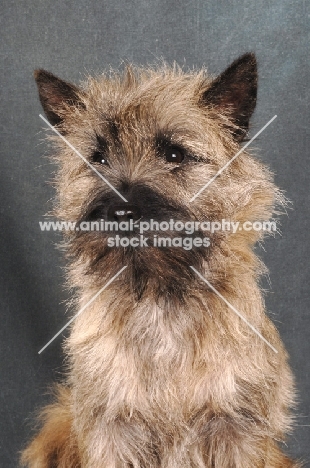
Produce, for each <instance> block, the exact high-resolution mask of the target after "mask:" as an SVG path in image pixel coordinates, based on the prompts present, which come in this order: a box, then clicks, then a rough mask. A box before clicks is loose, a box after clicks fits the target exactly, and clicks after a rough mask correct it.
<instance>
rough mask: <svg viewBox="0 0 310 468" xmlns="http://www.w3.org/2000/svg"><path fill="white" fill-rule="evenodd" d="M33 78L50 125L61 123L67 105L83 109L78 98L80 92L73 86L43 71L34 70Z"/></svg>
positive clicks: (82, 104)
mask: <svg viewBox="0 0 310 468" xmlns="http://www.w3.org/2000/svg"><path fill="white" fill-rule="evenodd" d="M34 77H35V80H36V82H37V86H38V90H39V97H40V101H41V104H42V107H43V109H44V112H45V114H46V116H47V118H48V120H49V122H50V123H51V124H52V125H57V124H60V123H61V122H62V121H63V114H64V111H65V109H66V107H67V105H69V106H75V107H77V106H81V107H84V108H85V105H84V103H83V102H82V101H81V98H80V96H81V93H82V91H81V90H79V88H77V87H76V86H75V85H73V84H71V83H68V82H67V81H64V80H61V79H59V78H57V76H55V75H53V74H52V73H49V72H48V71H45V70H35V72H34Z"/></svg>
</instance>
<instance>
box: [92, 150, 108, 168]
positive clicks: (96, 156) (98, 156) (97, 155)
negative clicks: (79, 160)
mask: <svg viewBox="0 0 310 468" xmlns="http://www.w3.org/2000/svg"><path fill="white" fill-rule="evenodd" d="M92 161H93V162H95V163H99V164H103V165H106V166H107V165H108V161H107V158H106V157H105V156H104V154H102V152H101V151H95V152H94V153H93V157H92Z"/></svg>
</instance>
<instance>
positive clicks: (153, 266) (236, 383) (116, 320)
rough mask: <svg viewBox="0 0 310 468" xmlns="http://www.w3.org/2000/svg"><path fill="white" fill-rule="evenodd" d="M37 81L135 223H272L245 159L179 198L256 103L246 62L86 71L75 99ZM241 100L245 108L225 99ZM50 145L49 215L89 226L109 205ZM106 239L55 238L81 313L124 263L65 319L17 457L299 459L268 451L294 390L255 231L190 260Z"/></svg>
mask: <svg viewBox="0 0 310 468" xmlns="http://www.w3.org/2000/svg"><path fill="white" fill-rule="evenodd" d="M36 78H37V82H38V86H39V90H40V97H41V101H42V103H43V106H44V108H45V112H46V114H47V116H48V117H49V119H50V121H51V122H52V123H53V124H56V125H57V126H58V128H59V129H60V131H61V132H62V133H63V134H65V136H66V138H68V140H69V141H70V142H71V143H72V144H73V145H74V146H75V147H76V148H77V149H78V150H79V151H80V152H81V153H82V154H83V155H84V156H85V157H87V158H88V159H89V160H90V161H91V160H92V159H91V158H92V154H94V152H95V151H102V152H104V155H105V157H106V158H107V160H108V161H109V167H108V166H103V167H101V166H99V165H98V164H97V165H96V164H95V165H96V167H97V168H98V170H100V171H102V173H103V174H104V176H105V177H106V178H107V179H108V180H109V181H110V182H111V183H112V184H113V185H114V186H115V187H116V188H117V189H118V190H119V191H120V192H121V193H122V194H123V195H124V196H126V198H127V199H128V201H129V202H130V203H136V204H137V205H138V206H139V208H140V210H141V213H142V216H143V217H144V218H146V219H147V218H153V219H159V220H163V219H170V218H174V219H178V220H189V219H190V220H201V221H203V220H206V219H209V220H210V219H211V220H218V219H222V218H225V219H231V220H234V221H240V222H241V223H242V222H244V221H249V220H250V221H255V220H268V219H269V218H270V217H271V216H272V215H273V213H274V210H275V206H276V204H277V202H279V201H281V195H280V193H279V192H278V190H277V189H276V188H275V186H274V184H273V181H272V177H271V176H270V174H269V172H268V170H267V169H266V168H265V167H264V166H263V165H262V164H261V163H260V162H258V161H257V160H255V159H254V158H252V157H251V156H250V155H249V154H246V153H242V154H241V155H240V156H239V157H238V158H237V159H236V160H235V161H234V162H233V163H232V164H231V165H230V166H229V167H228V168H227V169H226V170H225V172H223V173H222V175H221V176H220V177H218V178H217V179H216V180H215V181H214V182H213V183H212V185H211V186H210V187H209V188H208V189H207V190H205V191H204V192H203V193H202V194H201V195H200V196H199V197H198V198H197V199H196V200H195V201H193V202H192V203H190V199H191V197H192V196H193V195H194V194H195V193H196V192H197V190H198V189H199V188H200V187H201V186H202V185H204V184H205V183H206V182H207V181H208V180H209V179H210V178H211V177H212V176H213V175H214V174H215V173H216V172H217V170H218V169H220V168H221V167H222V166H223V165H224V164H225V163H226V162H227V161H228V160H229V159H230V158H231V157H232V156H233V155H234V154H235V153H236V152H237V151H238V149H239V142H240V141H241V140H242V138H243V136H244V134H245V132H246V130H247V126H248V118H249V116H250V115H251V113H252V111H253V109H254V106H255V96H256V69H255V59H254V56H253V55H251V54H248V55H246V56H244V57H242V58H241V59H239V61H236V62H235V63H234V64H233V65H232V67H230V69H228V71H227V72H226V74H225V73H224V74H223V75H221V76H220V77H219V78H217V80H215V81H211V79H210V78H208V77H206V74H205V72H200V73H183V72H182V71H181V70H180V69H179V68H177V67H174V68H169V67H163V68H162V69H159V70H152V69H150V70H145V69H138V70H137V69H132V68H128V69H127V71H126V72H125V73H124V75H118V74H115V75H113V76H112V77H107V76H102V77H99V78H96V79H92V78H90V79H89V80H88V82H87V83H86V84H85V85H84V88H83V89H80V90H79V89H78V88H76V87H72V85H69V84H68V83H64V82H62V81H60V80H58V81H57V79H56V78H55V77H53V75H50V74H48V73H47V72H44V71H39V72H37V75H36ZM238 80H239V81H238ZM236 83H237V84H236ZM238 83H239V84H238ZM238 93H239V94H240V96H239V97H238V99H239V98H240V99H239V100H240V102H241V101H242V105H241V104H240V103H239V104H240V105H239V104H238V102H237V100H235V101H233V99H234V98H233V99H232V98H231V96H232V95H233V96H236V95H238ZM244 96H245V98H244ZM237 111H238V112H239V115H237V114H236V112H237ZM235 114H236V115H235ZM100 139H104V143H102V142H101V143H100V141H101V140H100ZM98 142H99V143H98ZM162 142H164V143H162ZM167 142H168V143H167ZM55 143H56V144H57V145H58V146H59V151H58V156H57V159H58V161H59V165H60V171H59V174H58V176H57V188H58V205H57V214H58V215H59V217H60V218H61V219H63V220H70V221H72V220H83V219H84V220H85V219H93V218H94V217H96V216H98V210H99V214H100V216H104V215H105V208H106V207H107V206H110V205H111V204H113V203H114V204H115V203H119V202H120V200H119V198H118V196H117V195H116V194H115V193H114V192H112V191H111V189H110V188H109V187H108V186H106V185H105V184H104V182H103V181H102V180H100V179H99V178H98V176H97V175H96V174H94V173H93V172H92V171H91V169H90V168H89V167H87V166H86V165H85V164H84V163H83V161H81V160H80V159H79V158H78V157H77V156H76V155H75V154H74V152H73V151H72V150H71V149H70V148H68V147H67V146H66V145H65V144H64V143H63V142H62V141H61V140H60V139H58V138H56V137H55ZM170 143H171V144H174V145H178V146H180V147H182V148H184V151H185V152H186V153H187V156H188V157H187V159H186V161H184V163H182V164H180V165H177V166H175V165H173V164H172V163H167V162H166V161H165V160H164V158H163V157H162V154H161V145H162V144H170ZM98 145H99V146H98ZM100 145H103V146H104V149H102V147H101V148H100ZM109 235H110V234H109ZM172 235H173V233H170V232H168V233H165V236H172ZM106 237H107V234H104V233H102V232H100V233H96V232H90V233H77V232H74V233H69V234H68V235H67V239H66V242H67V247H68V254H69V257H70V258H71V263H70V265H71V266H70V272H69V282H70V285H71V286H72V287H75V288H76V290H77V291H78V293H77V298H78V302H79V308H80V307H82V306H83V305H85V304H86V303H87V302H88V301H89V300H90V299H91V298H92V297H93V296H94V295H95V294H96V293H97V292H98V290H99V289H100V288H102V286H103V285H104V284H105V283H107V281H108V280H109V279H110V278H112V277H113V275H115V274H116V273H117V272H118V271H119V270H120V268H121V267H122V266H123V265H127V269H126V270H125V271H124V272H123V273H122V274H121V275H120V276H119V277H118V278H117V279H115V280H114V281H113V282H112V284H111V285H110V286H109V287H108V288H107V289H106V290H104V291H103V292H102V293H101V294H100V296H99V297H97V299H96V300H95V301H94V302H93V303H92V304H91V305H89V306H88V307H87V308H86V310H85V311H84V312H83V313H82V314H81V315H79V316H78V317H77V318H76V320H75V321H74V322H73V325H72V329H71V334H70V337H69V339H68V340H67V342H66V345H65V348H66V351H67V353H68V356H69V360H70V373H69V376H68V379H67V382H66V388H65V387H64V388H62V389H60V393H59V397H58V400H57V402H56V403H55V404H53V405H52V406H50V407H48V408H47V409H46V410H45V411H44V416H43V428H42V430H41V432H40V433H39V435H38V436H37V437H36V438H35V439H34V440H33V441H32V443H31V444H30V445H29V446H28V448H27V449H26V450H25V451H24V453H23V456H22V462H23V464H24V465H26V466H28V467H29V468H52V467H55V468H64V467H66V468H71V467H72V468H73V467H75V468H78V467H81V468H159V467H161V468H179V467H182V468H194V467H195V468H280V467H281V468H288V467H295V468H296V467H297V466H299V465H298V464H297V463H294V462H293V461H291V460H290V459H289V458H287V457H286V456H285V455H283V454H282V453H281V451H280V449H279V447H278V445H277V444H278V441H281V440H283V438H284V435H285V433H286V432H287V430H288V429H289V428H290V422H291V420H290V416H289V413H288V408H289V407H290V406H291V405H292V403H293V396H294V391H293V382H292V376H291V373H290V370H289V368H288V365H287V356H286V352H285V350H284V348H283V345H282V343H281V341H280V338H279V336H278V333H277V331H276V329H275V327H274V326H273V324H272V323H271V321H270V320H269V319H268V318H267V317H266V315H265V312H264V303H263V299H262V294H261V292H260V289H259V287H258V284H257V280H258V276H259V274H260V273H261V272H262V270H263V266H262V264H261V263H260V261H259V260H258V259H257V257H256V256H255V254H254V253H253V245H254V243H255V242H256V241H257V240H259V239H260V238H261V233H258V232H256V231H238V232H237V233H236V234H234V235H232V234H231V233H230V232H225V233H221V234H217V235H213V236H212V238H211V246H210V248H209V249H203V248H201V249H198V248H197V249H194V250H191V251H184V250H183V249H181V248H180V249H176V248H174V249H172V248H170V249H169V248H165V249H158V248H155V247H149V248H147V249H121V248H119V249H117V248H114V249H113V248H108V247H106ZM190 265H194V266H195V267H196V268H197V269H199V271H201V273H202V274H203V275H204V276H205V277H206V279H207V280H208V281H209V282H210V283H211V284H212V285H213V286H214V287H215V288H216V289H217V290H218V291H219V292H220V293H221V294H222V295H223V296H225V298H226V299H227V300H228V301H229V302H230V303H231V304H233V305H234V306H235V307H236V308H237V309H238V310H239V311H240V312H241V313H242V314H243V315H244V316H245V317H246V319H247V320H248V321H249V322H250V323H251V324H252V325H253V326H254V327H255V328H256V329H257V330H259V331H260V332H261V333H262V335H263V336H264V337H265V338H266V339H267V340H268V341H269V342H270V343H272V345H273V346H274V347H275V348H276V349H277V350H278V353H277V354H276V353H274V352H273V351H272V350H271V349H270V348H269V347H268V346H267V345H266V344H265V343H264V342H263V341H262V340H261V339H260V338H259V337H257V335H255V334H254V333H253V331H252V330H251V329H250V328H249V327H247V326H246V325H245V324H244V323H243V322H242V321H241V320H240V319H239V318H238V317H237V316H236V315H235V314H234V313H233V312H232V311H231V310H230V309H229V308H228V306H226V304H225V303H224V302H223V301H222V299H220V298H219V297H218V296H217V295H216V294H215V293H213V292H212V291H210V290H209V289H208V287H207V286H206V285H205V284H204V283H202V282H201V281H200V280H199V279H198V278H197V276H195V274H194V273H193V271H192V270H191V269H190V268H189V266H190Z"/></svg>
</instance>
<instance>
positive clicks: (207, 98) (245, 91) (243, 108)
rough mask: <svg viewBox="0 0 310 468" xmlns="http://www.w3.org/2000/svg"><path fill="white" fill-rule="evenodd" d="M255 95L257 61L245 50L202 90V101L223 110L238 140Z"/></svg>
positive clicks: (240, 138)
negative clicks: (245, 52) (243, 53)
mask: <svg viewBox="0 0 310 468" xmlns="http://www.w3.org/2000/svg"><path fill="white" fill-rule="evenodd" d="M256 96H257V64H256V58H255V55H254V54H252V53H248V54H245V55H243V56H242V57H240V58H238V59H237V60H235V61H234V62H233V63H232V64H231V65H230V66H229V67H228V68H227V69H226V70H225V71H224V72H223V73H222V74H221V75H220V76H218V77H217V78H216V79H215V80H214V81H213V82H212V83H211V85H210V87H209V88H208V89H207V90H206V91H205V92H204V94H203V97H202V100H203V103H204V104H211V105H212V106H214V107H216V108H218V109H219V111H222V112H225V113H227V111H228V115H229V117H230V119H231V121H232V123H233V126H237V127H239V128H237V129H234V128H233V129H232V131H233V133H234V136H235V137H236V138H237V139H238V140H239V141H241V140H242V139H243V137H244V136H245V134H246V132H247V130H248V128H249V120H250V117H251V115H252V113H253V111H254V109H255V105H256Z"/></svg>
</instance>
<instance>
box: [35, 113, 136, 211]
mask: <svg viewBox="0 0 310 468" xmlns="http://www.w3.org/2000/svg"><path fill="white" fill-rule="evenodd" d="M39 116H40V117H41V119H42V120H44V122H45V123H46V124H47V125H48V126H49V127H50V128H51V129H52V130H53V132H55V133H56V134H57V135H58V136H59V137H60V138H61V139H62V140H63V141H64V142H65V143H67V145H68V146H69V147H70V148H71V149H72V150H73V151H74V152H75V153H76V154H77V155H78V156H79V157H80V158H81V159H82V160H83V161H84V162H85V164H87V166H89V167H90V168H91V169H92V170H93V171H94V172H95V173H96V174H97V175H98V176H99V177H100V178H101V179H102V180H103V181H104V182H105V183H106V184H107V185H108V186H109V187H110V188H111V189H112V190H114V192H115V193H117V195H118V196H119V197H121V199H122V200H124V201H125V202H128V200H126V198H125V197H123V195H122V194H121V193H119V191H118V190H116V188H115V187H113V185H112V184H111V183H110V182H109V181H108V180H107V179H106V178H105V177H104V176H103V175H102V174H100V172H99V171H97V169H96V168H95V167H94V166H93V165H92V164H90V162H89V161H87V159H86V158H84V156H83V155H82V154H81V153H80V152H79V151H78V150H77V149H76V148H74V146H73V145H72V144H71V143H70V141H68V140H67V138H65V137H64V136H63V135H62V134H61V133H60V132H59V131H58V130H56V128H55V127H53V125H51V124H50V123H49V121H48V120H46V118H45V117H43V115H41V114H39Z"/></svg>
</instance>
